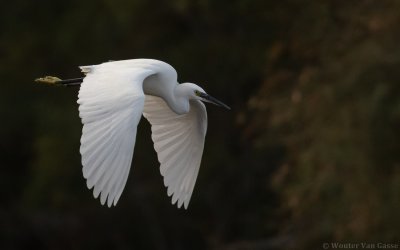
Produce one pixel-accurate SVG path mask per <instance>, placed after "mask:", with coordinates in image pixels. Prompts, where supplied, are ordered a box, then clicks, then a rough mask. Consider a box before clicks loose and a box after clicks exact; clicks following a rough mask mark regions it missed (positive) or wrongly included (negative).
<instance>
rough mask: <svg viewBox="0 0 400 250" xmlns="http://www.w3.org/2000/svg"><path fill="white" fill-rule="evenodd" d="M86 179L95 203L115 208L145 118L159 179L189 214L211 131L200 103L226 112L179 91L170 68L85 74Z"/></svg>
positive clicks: (195, 89)
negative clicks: (142, 120)
mask: <svg viewBox="0 0 400 250" xmlns="http://www.w3.org/2000/svg"><path fill="white" fill-rule="evenodd" d="M81 69H82V72H84V73H85V74H86V77H85V78H84V80H83V82H82V84H81V88H80V91H79V99H78V104H79V115H80V117H81V119H82V123H83V130H82V138H81V148H80V153H81V155H82V165H83V176H84V177H85V178H86V180H87V186H88V188H89V189H91V188H94V189H93V195H94V197H95V198H97V197H99V195H100V201H101V203H102V204H104V203H105V202H106V201H107V204H108V206H111V205H116V204H117V202H118V200H119V198H120V196H121V193H122V191H123V189H124V187H125V184H126V181H127V178H128V174H129V169H130V166H131V161H132V156H133V149H134V146H135V139H136V131H137V125H138V123H139V121H140V118H141V115H142V114H143V116H144V117H145V118H146V119H147V120H148V121H149V122H150V124H151V131H152V136H151V137H152V140H153V142H154V148H155V150H156V152H157V156H158V160H159V162H160V164H161V166H160V172H161V174H162V176H163V177H164V184H165V186H166V187H168V195H169V196H171V195H172V203H173V204H175V203H176V202H177V204H178V207H181V206H182V204H183V205H184V207H185V208H187V207H188V205H189V201H190V198H191V196H192V192H193V188H194V185H195V182H196V178H197V175H198V172H199V167H200V162H201V157H202V154H203V148H204V139H205V135H206V130H207V112H206V108H205V106H204V104H203V103H202V102H201V101H206V102H212V103H214V104H216V105H219V106H224V107H226V108H228V107H227V106H226V105H225V104H223V103H221V102H219V101H218V100H216V99H215V98H213V97H211V96H209V95H207V94H206V93H205V92H204V90H203V89H202V88H200V87H199V86H197V85H195V84H192V83H183V84H178V82H177V73H176V71H175V70H174V68H173V67H171V66H170V65H169V64H167V63H164V62H161V61H157V60H151V59H135V60H125V61H113V62H107V63H103V64H99V65H93V66H84V67H81Z"/></svg>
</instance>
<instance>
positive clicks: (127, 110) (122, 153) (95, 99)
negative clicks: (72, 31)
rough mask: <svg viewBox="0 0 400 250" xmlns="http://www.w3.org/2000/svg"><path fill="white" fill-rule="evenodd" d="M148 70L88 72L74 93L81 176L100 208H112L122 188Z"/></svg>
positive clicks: (139, 115)
mask: <svg viewBox="0 0 400 250" xmlns="http://www.w3.org/2000/svg"><path fill="white" fill-rule="evenodd" d="M150 74H153V72H152V71H150V70H143V69H133V70H132V69H130V70H121V69H117V68H114V67H102V66H101V65H99V66H98V67H97V66H95V67H94V68H91V70H90V71H89V72H87V76H86V77H85V79H84V80H83V83H82V85H81V88H80V91H79V100H78V104H79V116H80V117H81V119H82V123H83V130H82V138H81V148H80V153H81V155H82V165H83V176H84V177H85V178H86V180H87V186H88V188H89V189H91V188H92V187H94V190H93V195H94V197H95V198H97V197H98V196H99V195H100V193H101V197H100V201H101V204H104V203H105V202H106V200H107V199H108V201H107V204H108V206H109V207H110V206H111V205H112V204H114V205H116V203H117V202H118V199H119V198H120V196H121V193H122V191H123V189H124V187H125V184H126V181H127V178H128V174H129V169H130V166H131V161H132V155H133V148H134V146H135V139H136V130H137V124H138V123H139V120H140V118H141V115H142V111H143V106H144V93H143V89H142V82H143V80H144V78H145V77H147V76H149V75H150Z"/></svg>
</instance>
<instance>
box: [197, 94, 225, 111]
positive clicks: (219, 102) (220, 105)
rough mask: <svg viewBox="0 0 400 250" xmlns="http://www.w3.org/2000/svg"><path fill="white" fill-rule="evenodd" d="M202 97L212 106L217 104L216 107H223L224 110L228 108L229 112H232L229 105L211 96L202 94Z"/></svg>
mask: <svg viewBox="0 0 400 250" xmlns="http://www.w3.org/2000/svg"><path fill="white" fill-rule="evenodd" d="M200 97H201V98H203V99H204V100H205V101H207V102H209V103H212V104H215V105H217V106H219V107H223V108H226V109H228V110H231V108H230V107H229V106H228V105H226V104H225V103H223V102H221V101H219V100H218V99H216V98H214V97H212V96H210V95H209V94H206V93H200Z"/></svg>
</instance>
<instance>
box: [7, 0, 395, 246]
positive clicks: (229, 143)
mask: <svg viewBox="0 0 400 250" xmlns="http://www.w3.org/2000/svg"><path fill="white" fill-rule="evenodd" d="M399 30H400V1H385V0H382V1H372V0H370V1H367V0H365V1H364V0H357V1H354V0H349V1H335V0H331V1H319V0H315V1H296V0H282V1H266V0H253V1H245V0H241V1H225V0H221V1H212V0H197V1H188V0H178V1H166V0H165V1H146V0H102V1H94V0H93V1H82V0H81V1H77V0H73V1H49V0H47V1H46V0H42V1H40V0H39V1H20V0H16V1H5V2H3V3H2V7H1V10H0V84H1V88H0V119H1V120H0V167H1V168H0V169H1V172H0V195H1V196H0V197H1V203H0V204H1V205H0V249H33V247H37V249H229V250H237V249H322V244H323V243H324V242H341V243H348V242H356V243H357V242H372V243H378V242H383V243H400V236H399V235H400V215H399V211H400V143H399V139H400V71H399V68H400V46H399V44H400V32H399ZM130 58H155V59H160V60H164V61H166V62H168V63H170V64H171V65H173V66H174V67H175V68H176V70H177V71H178V74H179V80H180V81H181V82H185V81H190V82H195V83H198V84H199V85H200V86H202V87H203V88H204V89H206V90H207V92H208V93H210V94H211V95H213V96H215V97H217V98H219V99H221V100H222V101H224V102H225V103H227V104H228V105H230V106H231V107H232V110H231V111H230V112H228V111H225V110H223V109H220V108H218V107H215V106H208V113H209V127H208V134H207V140H206V145H205V151H204V155H203V161H202V166H201V169H200V173H199V177H198V181H197V184H196V187H195V190H194V193H193V196H192V199H191V204H190V206H189V209H188V210H184V209H177V208H176V206H172V205H171V204H170V198H169V197H167V195H166V189H165V188H164V187H163V183H162V177H161V175H160V174H159V171H158V162H157V158H156V154H155V152H154V150H153V148H152V142H151V139H150V129H149V125H148V124H147V122H146V121H145V120H144V119H143V120H142V122H141V123H140V125H139V131H138V135H137V142H136V148H135V155H134V159H133V167H132V171H131V174H130V177H129V180H128V183H127V185H126V188H125V191H124V193H123V195H122V197H121V199H120V201H119V203H118V205H117V207H115V208H111V209H110V208H107V207H102V206H101V205H100V203H99V201H98V200H95V199H93V197H92V192H91V191H89V190H87V188H86V184H85V181H84V179H83V177H82V173H81V164H80V155H79V139H80V134H81V123H80V119H79V116H78V110H77V107H78V106H77V103H76V100H77V92H78V88H53V87H47V86H41V85H37V84H35V83H34V82H33V79H35V78H36V77H40V76H43V75H56V76H59V77H61V78H69V77H80V76H81V74H80V72H79V69H78V68H77V66H79V65H88V64H97V63H101V62H104V61H108V60H120V59H130Z"/></svg>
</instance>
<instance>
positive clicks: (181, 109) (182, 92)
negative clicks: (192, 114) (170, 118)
mask: <svg viewBox="0 0 400 250" xmlns="http://www.w3.org/2000/svg"><path fill="white" fill-rule="evenodd" d="M189 91H190V89H188V88H187V86H185V85H184V84H177V85H176V86H175V88H174V89H173V92H172V96H171V98H170V100H168V105H169V107H170V108H171V109H172V111H174V112H175V113H177V114H178V115H182V114H186V113H187V112H189V109H190V105H189V96H190V95H189V93H190V92H189Z"/></svg>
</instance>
